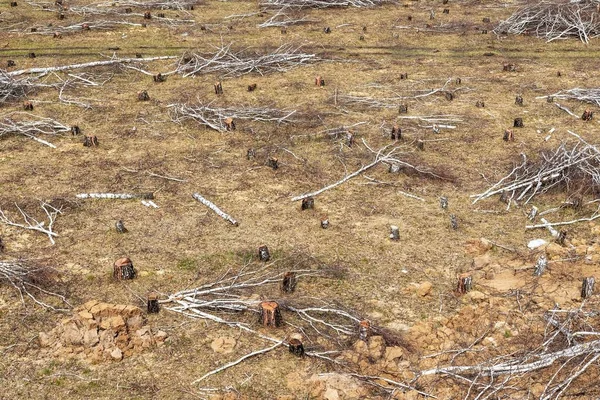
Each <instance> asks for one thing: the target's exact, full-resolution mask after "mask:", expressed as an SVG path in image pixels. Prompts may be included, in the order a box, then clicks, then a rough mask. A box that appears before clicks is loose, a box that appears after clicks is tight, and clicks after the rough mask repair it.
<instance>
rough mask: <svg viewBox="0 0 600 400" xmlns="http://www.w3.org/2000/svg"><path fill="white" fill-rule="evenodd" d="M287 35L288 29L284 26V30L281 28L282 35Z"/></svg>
mask: <svg viewBox="0 0 600 400" xmlns="http://www.w3.org/2000/svg"><path fill="white" fill-rule="evenodd" d="M286 33H287V28H286V27H285V26H284V27H283V28H281V34H282V35H285V34H286Z"/></svg>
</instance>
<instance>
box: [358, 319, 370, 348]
mask: <svg viewBox="0 0 600 400" xmlns="http://www.w3.org/2000/svg"><path fill="white" fill-rule="evenodd" d="M369 335H371V323H370V322H369V321H368V320H366V319H365V320H363V321H360V322H359V323H358V338H359V339H360V340H362V341H363V342H366V341H367V339H368V338H369Z"/></svg>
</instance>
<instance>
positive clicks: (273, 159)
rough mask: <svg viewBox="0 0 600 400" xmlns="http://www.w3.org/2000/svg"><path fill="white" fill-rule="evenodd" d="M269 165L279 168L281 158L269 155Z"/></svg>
mask: <svg viewBox="0 0 600 400" xmlns="http://www.w3.org/2000/svg"><path fill="white" fill-rule="evenodd" d="M267 165H268V166H269V167H271V168H273V169H278V168H279V160H278V159H277V158H276V157H269V159H268V160H267Z"/></svg>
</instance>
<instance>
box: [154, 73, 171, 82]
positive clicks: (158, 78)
mask: <svg viewBox="0 0 600 400" xmlns="http://www.w3.org/2000/svg"><path fill="white" fill-rule="evenodd" d="M152 80H153V81H154V82H156V83H160V82H164V81H166V80H167V77H166V76H164V75H163V74H161V73H160V72H159V73H158V74H156V75H154V76H153V77H152Z"/></svg>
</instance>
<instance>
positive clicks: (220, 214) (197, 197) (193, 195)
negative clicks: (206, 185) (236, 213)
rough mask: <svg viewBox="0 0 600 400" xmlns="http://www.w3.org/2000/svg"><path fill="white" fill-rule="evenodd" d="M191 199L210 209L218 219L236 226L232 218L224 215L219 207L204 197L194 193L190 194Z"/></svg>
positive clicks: (236, 223)
mask: <svg viewBox="0 0 600 400" xmlns="http://www.w3.org/2000/svg"><path fill="white" fill-rule="evenodd" d="M192 197H193V198H194V199H196V200H198V201H199V202H200V203H202V204H204V205H205V206H206V207H208V208H210V209H211V210H213V211H214V212H215V213H216V214H217V215H218V216H219V217H221V218H223V219H224V220H225V221H229V222H231V224H232V225H233V226H238V225H239V224H238V222H237V221H236V220H235V219H233V217H232V216H231V215H229V214H227V213H224V212H223V211H222V210H221V209H220V208H219V207H217V206H216V205H215V204H214V203H212V202H210V201H208V200H206V199H205V198H204V197H202V196H201V195H200V194H198V193H194V194H192Z"/></svg>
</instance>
